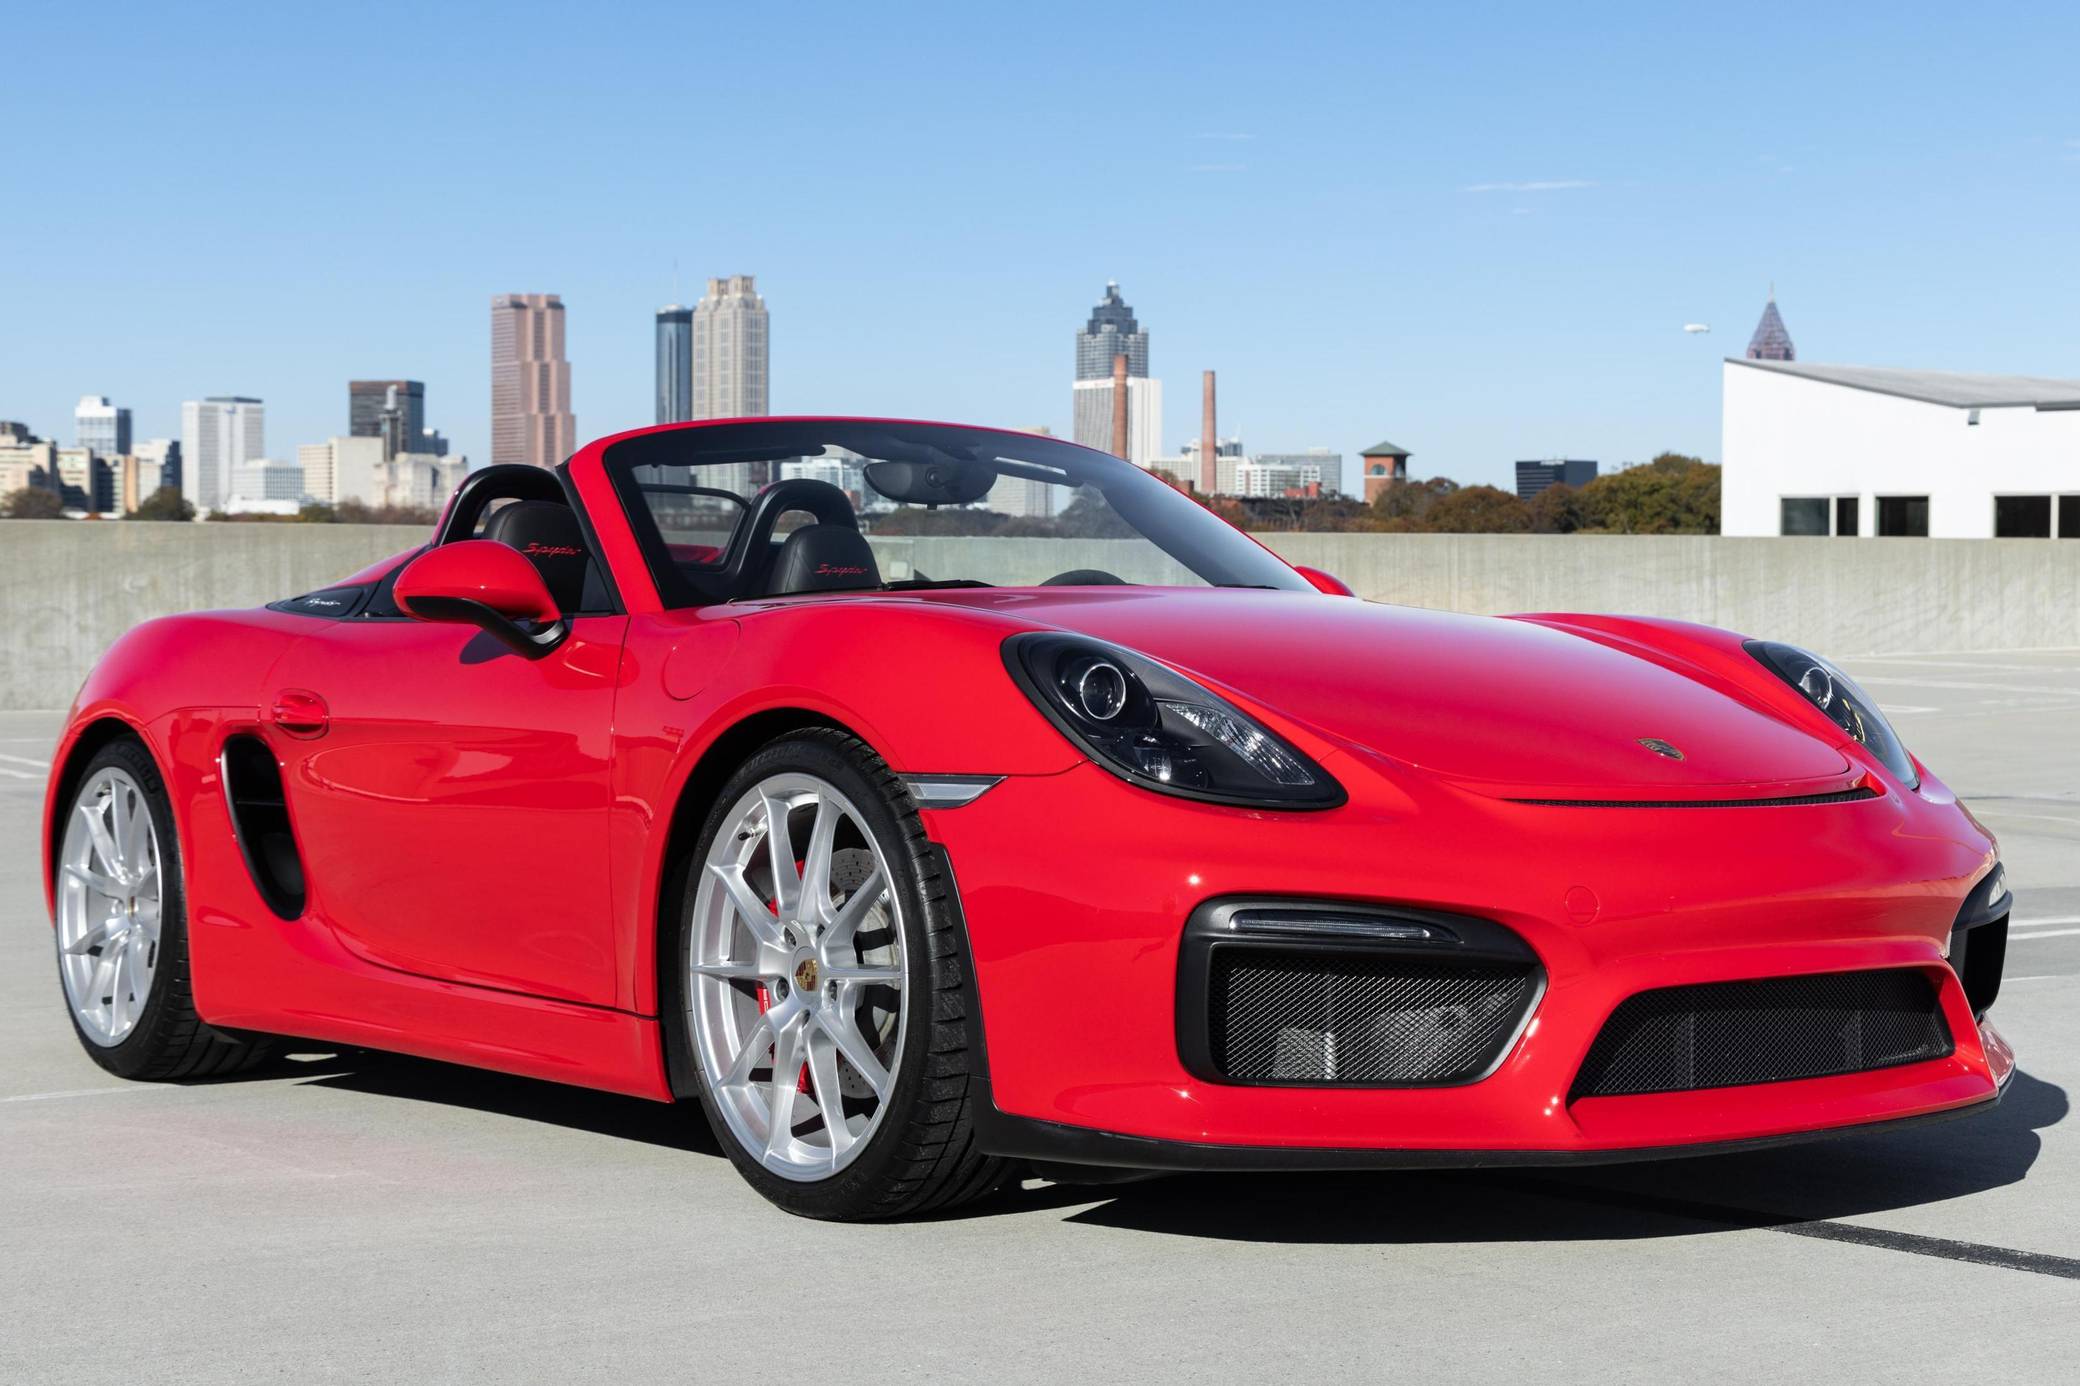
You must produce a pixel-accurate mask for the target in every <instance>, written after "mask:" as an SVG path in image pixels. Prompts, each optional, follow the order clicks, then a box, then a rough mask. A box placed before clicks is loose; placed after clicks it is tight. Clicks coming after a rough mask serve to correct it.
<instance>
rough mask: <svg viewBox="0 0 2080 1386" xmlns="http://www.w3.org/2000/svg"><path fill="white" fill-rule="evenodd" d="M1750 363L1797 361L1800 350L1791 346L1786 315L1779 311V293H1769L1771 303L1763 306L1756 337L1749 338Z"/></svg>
mask: <svg viewBox="0 0 2080 1386" xmlns="http://www.w3.org/2000/svg"><path fill="white" fill-rule="evenodd" d="M1748 359H1749V360H1750V361H1796V360H1797V359H1798V348H1796V347H1794V346H1792V345H1791V332H1790V330H1789V329H1788V328H1786V327H1785V326H1784V315H1783V314H1782V313H1779V312H1778V311H1777V291H1776V289H1775V288H1774V287H1772V288H1771V289H1770V291H1769V302H1768V303H1765V304H1764V305H1762V320H1761V321H1760V322H1758V323H1756V324H1755V335H1754V336H1752V337H1750V338H1748Z"/></svg>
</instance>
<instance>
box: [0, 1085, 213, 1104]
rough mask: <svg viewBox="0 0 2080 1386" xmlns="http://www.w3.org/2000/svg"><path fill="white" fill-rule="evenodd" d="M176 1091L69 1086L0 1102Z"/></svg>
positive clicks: (135, 1087)
mask: <svg viewBox="0 0 2080 1386" xmlns="http://www.w3.org/2000/svg"><path fill="white" fill-rule="evenodd" d="M165 1091H173V1092H178V1091H180V1089H178V1088H174V1089H165V1088H159V1087H156V1086H145V1085H143V1084H136V1085H133V1086H131V1087H127V1088H71V1089H68V1090H66V1091H64V1092H25V1093H18V1094H17V1095H15V1096H13V1097H0V1102H56V1101H59V1100H61V1099H64V1098H72V1097H120V1096H122V1095H124V1094H126V1093H133V1092H165Z"/></svg>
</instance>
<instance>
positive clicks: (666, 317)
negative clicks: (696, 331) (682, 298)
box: [657, 303, 693, 423]
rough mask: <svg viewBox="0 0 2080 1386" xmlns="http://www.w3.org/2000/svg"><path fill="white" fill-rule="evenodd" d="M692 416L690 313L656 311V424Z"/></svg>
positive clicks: (669, 309) (688, 310)
mask: <svg viewBox="0 0 2080 1386" xmlns="http://www.w3.org/2000/svg"><path fill="white" fill-rule="evenodd" d="M692 417H693V310H692V309H691V308H682V307H680V306H679V305H678V304H676V303H674V304H671V305H670V306H668V307H664V308H660V309H658V310H657V422H659V423H685V422H686V421H687V420H688V419H690V418H692Z"/></svg>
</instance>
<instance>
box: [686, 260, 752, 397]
mask: <svg viewBox="0 0 2080 1386" xmlns="http://www.w3.org/2000/svg"><path fill="white" fill-rule="evenodd" d="M753 279H754V277H753V276H752V275H748V274H732V275H730V276H728V277H727V278H723V279H710V280H709V281H708V292H707V293H706V294H705V295H704V296H703V297H702V298H701V301H700V302H699V303H698V304H696V305H695V306H694V309H693V320H692V321H693V411H692V413H691V415H690V416H689V417H692V418H696V419H755V418H759V417H762V416H764V415H766V414H770V413H772V412H773V411H772V402H771V398H772V397H771V395H770V394H769V393H768V379H769V377H768V373H767V367H768V364H769V361H768V351H769V340H768V336H767V330H766V328H767V323H766V301H765V300H764V299H763V298H760V297H759V296H758V290H757V287H756V285H755V284H754V282H753Z"/></svg>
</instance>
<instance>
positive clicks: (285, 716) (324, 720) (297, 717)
mask: <svg viewBox="0 0 2080 1386" xmlns="http://www.w3.org/2000/svg"><path fill="white" fill-rule="evenodd" d="M268 719H269V720H270V721H272V722H273V723H274V724H275V725H276V726H277V727H279V728H281V729H282V730H283V731H284V732H287V733H288V734H289V735H290V736H298V737H306V738H308V737H313V736H323V735H324V734H325V729H326V728H327V727H328V726H330V725H331V724H332V714H331V713H330V712H329V711H327V710H326V707H325V700H324V699H323V698H321V697H319V696H318V695H317V694H315V693H313V692H311V691H310V690H309V689H307V688H285V689H283V690H282V691H281V692H279V693H277V694H275V695H274V706H273V707H272V708H270V709H269V710H268Z"/></svg>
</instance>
